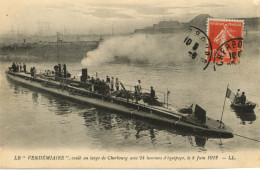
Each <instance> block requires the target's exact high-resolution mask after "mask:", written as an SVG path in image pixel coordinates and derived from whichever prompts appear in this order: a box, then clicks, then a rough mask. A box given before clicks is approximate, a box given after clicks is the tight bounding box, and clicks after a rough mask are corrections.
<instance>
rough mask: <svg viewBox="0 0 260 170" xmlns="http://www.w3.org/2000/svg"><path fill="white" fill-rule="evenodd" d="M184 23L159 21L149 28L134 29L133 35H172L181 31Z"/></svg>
mask: <svg viewBox="0 0 260 170" xmlns="http://www.w3.org/2000/svg"><path fill="white" fill-rule="evenodd" d="M184 25H185V24H184V23H180V22H178V21H172V20H169V21H165V20H164V21H160V22H159V23H158V24H153V26H150V27H144V28H143V29H135V30H134V33H148V34H152V33H174V32H177V31H181V29H183V27H184Z"/></svg>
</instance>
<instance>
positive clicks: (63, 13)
mask: <svg viewBox="0 0 260 170" xmlns="http://www.w3.org/2000/svg"><path fill="white" fill-rule="evenodd" d="M259 6H260V0H243V1H239V0H232V1H230V0H229V1H226V0H218V1H217V0H216V1H214V2H212V1H206V0H186V1H185V0H183V1H177V0H160V1H159V0H156V1H155V0H139V1H136V0H107V1H103V0H95V1H94V0H1V1H0V19H1V21H2V22H1V25H0V34H3V33H6V32H8V31H10V30H13V31H15V32H19V33H30V34H34V33H36V32H37V31H38V30H39V25H40V24H39V22H43V23H44V24H46V23H48V24H49V28H50V30H51V31H52V32H53V33H55V32H57V31H59V32H70V33H83V32H84V33H111V32H112V30H113V31H114V33H124V32H132V31H133V30H134V29H135V28H142V27H144V26H150V25H152V24H153V23H158V21H160V20H163V19H166V20H169V19H173V20H177V21H180V22H187V21H190V20H191V19H192V18H194V17H195V16H197V15H199V14H209V15H211V16H213V17H215V18H238V17H256V16H258V17H260V7H259ZM43 27H44V26H43Z"/></svg>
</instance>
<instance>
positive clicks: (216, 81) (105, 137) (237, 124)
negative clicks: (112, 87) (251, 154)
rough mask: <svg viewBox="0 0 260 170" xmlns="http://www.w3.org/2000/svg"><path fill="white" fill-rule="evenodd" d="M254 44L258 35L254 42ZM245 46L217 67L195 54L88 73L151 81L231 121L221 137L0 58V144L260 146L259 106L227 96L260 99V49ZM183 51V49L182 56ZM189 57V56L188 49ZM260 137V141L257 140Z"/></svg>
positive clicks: (165, 148) (77, 68)
mask: <svg viewBox="0 0 260 170" xmlns="http://www.w3.org/2000/svg"><path fill="white" fill-rule="evenodd" d="M250 43H252V44H253V43H255V41H250ZM252 44H249V45H247V46H246V45H245V47H244V48H245V52H243V54H242V56H241V57H240V59H241V60H240V63H239V64H236V65H226V64H225V65H223V66H216V70H215V71H214V69H213V64H212V63H211V64H210V65H209V66H208V68H207V69H205V70H203V68H204V66H205V63H203V62H201V61H199V60H193V59H191V58H189V59H188V60H185V62H182V61H181V60H178V62H174V57H173V62H171V63H169V64H167V63H163V64H158V63H157V64H152V63H149V64H145V63H121V62H120V63H117V62H104V63H102V64H100V65H90V66H88V67H87V69H88V74H89V75H90V76H91V77H92V76H93V77H96V75H97V76H98V77H99V78H101V79H105V77H106V76H110V77H114V78H118V79H119V80H120V81H121V82H122V83H123V84H124V85H125V86H126V88H128V89H130V88H133V86H135V85H136V84H137V81H138V80H141V84H142V88H143V90H144V91H146V92H149V89H150V87H151V86H153V88H154V89H155V91H156V95H157V96H158V97H159V99H160V100H161V101H162V102H165V103H167V99H166V97H165V94H166V92H167V91H170V93H169V97H168V104H169V107H174V108H184V107H188V106H190V105H192V104H193V103H196V104H198V105H199V106H201V107H202V108H203V109H205V110H206V114H207V116H208V117H211V118H214V119H216V120H220V118H221V114H222V112H223V119H222V121H223V122H224V124H225V125H226V126H229V127H230V128H231V129H232V130H233V133H234V137H233V138H229V139H219V138H206V137H199V136H195V135H193V134H190V133H189V134H187V133H185V132H184V131H182V130H181V129H176V128H174V127H169V126H164V125H162V124H160V123H157V122H152V121H149V120H145V119H140V118H138V117H132V116H127V115H123V114H120V113H118V112H116V111H108V110H105V109H101V108H98V107H95V106H91V105H88V104H80V103H77V102H74V101H70V100H67V99H64V98H61V97H57V96H54V95H52V94H49V93H45V92H43V91H38V90H37V89H30V88H29V87H26V86H22V85H19V84H16V83H15V82H13V81H10V80H8V79H7V77H6V75H5V71H6V70H7V69H8V67H10V66H11V64H12V62H6V61H1V62H0V148H2V149H7V150H8V149H26V150H33V149H64V148H70V149H82V148H84V149H87V150H88V149H89V150H91V149H95V150H100V151H111V152H129V151H131V152H132V151H134V152H150V151H153V152H169V153H171V152H190V151H191V152H211V151H218V152H233V151H240V150H241V151H242V150H255V149H256V148H259V146H260V143H259V141H260V131H259V128H260V121H259V114H260V109H259V106H258V105H257V107H256V108H255V109H254V111H253V112H243V113H237V112H235V111H234V110H233V109H232V108H231V107H230V104H231V103H230V100H229V99H225V95H226V90H227V87H228V88H229V89H231V90H232V91H233V92H234V93H235V92H236V90H237V89H241V91H244V92H246V96H247V99H248V100H250V101H252V102H255V103H259V101H260V86H259V83H260V76H259V73H260V67H259V63H260V57H259V53H258V52H259V50H258V51H257V50H254V51H253V52H252V48H253V45H252ZM183 57H185V56H183ZM186 57H188V56H186ZM26 64H27V70H29V69H30V67H33V66H34V67H36V69H37V73H40V72H42V73H43V72H44V71H45V70H52V69H53V67H54V65H55V64H57V63H55V62H48V61H46V62H28V61H27V62H26ZM66 64H67V69H68V71H69V72H70V73H71V74H72V76H75V77H76V78H77V79H79V77H80V75H81V69H82V68H85V66H83V65H82V64H81V62H80V61H75V62H70V63H66ZM257 140H258V142H257Z"/></svg>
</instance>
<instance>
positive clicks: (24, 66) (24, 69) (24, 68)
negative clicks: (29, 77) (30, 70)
mask: <svg viewBox="0 0 260 170" xmlns="http://www.w3.org/2000/svg"><path fill="white" fill-rule="evenodd" d="M23 71H24V72H25V73H26V65H25V63H23Z"/></svg>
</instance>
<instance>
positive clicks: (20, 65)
mask: <svg viewBox="0 0 260 170" xmlns="http://www.w3.org/2000/svg"><path fill="white" fill-rule="evenodd" d="M19 67H20V72H21V71H22V68H23V67H22V64H21V63H19Z"/></svg>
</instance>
